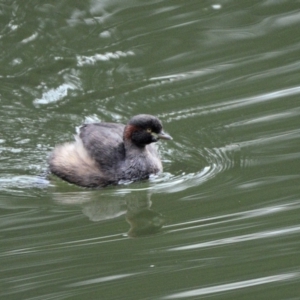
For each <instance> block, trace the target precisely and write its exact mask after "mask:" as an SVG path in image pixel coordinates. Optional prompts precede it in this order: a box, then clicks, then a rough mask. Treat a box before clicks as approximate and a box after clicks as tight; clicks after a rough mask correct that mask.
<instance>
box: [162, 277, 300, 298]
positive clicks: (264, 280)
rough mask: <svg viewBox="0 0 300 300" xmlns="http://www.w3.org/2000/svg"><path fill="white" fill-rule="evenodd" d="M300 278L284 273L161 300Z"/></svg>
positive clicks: (184, 293) (187, 292)
mask: <svg viewBox="0 0 300 300" xmlns="http://www.w3.org/2000/svg"><path fill="white" fill-rule="evenodd" d="M299 277H300V273H298V272H295V273H283V274H278V275H273V276H266V277H260V278H255V279H250V280H244V281H237V282H234V283H227V284H221V285H215V286H211V287H206V288H199V289H193V290H189V291H186V292H180V293H176V294H171V295H169V296H166V297H163V298H161V299H179V298H190V297H197V296H203V295H210V294H215V293H221V292H226V291H232V290H237V289H242V288H248V287H251V286H257V285H262V284H269V283H273V282H281V281H287V280H291V279H295V278H299Z"/></svg>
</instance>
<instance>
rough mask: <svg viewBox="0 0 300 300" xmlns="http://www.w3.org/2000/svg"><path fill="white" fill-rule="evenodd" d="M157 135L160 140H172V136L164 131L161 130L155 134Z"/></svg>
mask: <svg viewBox="0 0 300 300" xmlns="http://www.w3.org/2000/svg"><path fill="white" fill-rule="evenodd" d="M157 137H158V138H159V139H162V140H173V138H172V137H171V136H170V135H168V134H166V133H165V132H163V131H161V132H160V133H158V134H157Z"/></svg>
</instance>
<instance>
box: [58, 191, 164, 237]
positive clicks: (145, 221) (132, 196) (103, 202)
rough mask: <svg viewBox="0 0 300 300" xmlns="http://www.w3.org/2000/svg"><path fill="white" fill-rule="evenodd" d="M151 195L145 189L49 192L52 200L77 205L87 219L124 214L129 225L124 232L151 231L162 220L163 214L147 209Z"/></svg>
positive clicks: (146, 233) (93, 219)
mask: <svg viewBox="0 0 300 300" xmlns="http://www.w3.org/2000/svg"><path fill="white" fill-rule="evenodd" d="M150 197H151V195H150V194H145V191H135V190H130V192H126V193H118V194H117V195H116V194H115V193H111V191H110V193H106V192H105V193H100V192H99V191H86V192H81V193H78V192H76V193H75V192H67V193H53V198H54V201H55V202H57V203H59V204H61V205H74V206H80V207H81V208H82V212H83V214H84V215H86V216H87V217H88V218H89V219H90V220H91V221H93V222H99V221H104V220H110V219H114V218H117V217H119V216H121V215H125V218H126V221H127V222H128V224H129V225H130V229H129V231H128V233H127V234H128V236H130V237H140V236H146V235H151V234H155V233H157V232H159V231H160V229H161V228H162V227H163V225H164V224H165V221H166V220H165V217H164V216H163V215H162V214H160V213H158V212H156V211H155V210H153V209H151V206H152V202H151V200H150Z"/></svg>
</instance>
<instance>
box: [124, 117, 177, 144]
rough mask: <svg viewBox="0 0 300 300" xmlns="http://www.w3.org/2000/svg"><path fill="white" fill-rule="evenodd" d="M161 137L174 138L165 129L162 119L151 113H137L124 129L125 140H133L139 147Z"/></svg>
mask: <svg viewBox="0 0 300 300" xmlns="http://www.w3.org/2000/svg"><path fill="white" fill-rule="evenodd" d="M159 139H165V140H172V137H171V136H170V135H168V134H166V133H165V132H164V131H163V127H162V124H161V121H160V120H159V119H158V118H156V117H154V116H151V115H136V116H134V117H132V118H131V119H130V120H129V122H128V123H127V125H126V127H125V130H124V140H127V141H131V142H132V143H133V144H135V145H136V146H139V147H144V146H145V145H148V144H150V143H153V142H157V141H158V140H159Z"/></svg>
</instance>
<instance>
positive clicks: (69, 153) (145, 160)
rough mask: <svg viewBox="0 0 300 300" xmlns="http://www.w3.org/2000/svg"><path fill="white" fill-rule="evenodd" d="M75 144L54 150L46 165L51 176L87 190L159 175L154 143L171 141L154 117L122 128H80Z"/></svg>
mask: <svg viewBox="0 0 300 300" xmlns="http://www.w3.org/2000/svg"><path fill="white" fill-rule="evenodd" d="M74 137H75V141H73V142H66V143H63V144H60V145H57V146H55V147H54V149H53V151H52V152H51V154H50V156H49V158H48V163H49V170H50V172H51V173H52V174H54V175H56V176H57V177H60V178H61V179H63V180H65V181H67V182H69V183H72V184H75V185H78V186H81V187H87V188H95V187H105V186H108V185H115V184H118V183H122V182H123V183H124V182H133V181H138V180H144V179H148V178H149V176H150V175H151V174H158V173H160V172H162V170H163V167H162V163H161V159H160V157H159V154H158V152H157V149H156V146H155V144H154V143H155V142H157V141H158V140H160V139H163V140H172V137H171V136H170V135H169V134H167V133H165V132H164V131H163V126H162V122H161V121H160V120H159V119H158V118H157V117H155V116H152V115H148V114H139V115H136V116H133V117H132V118H131V119H130V120H129V121H128V123H127V124H126V125H124V124H119V123H106V122H98V123H90V124H83V125H82V126H81V127H80V128H79V133H78V134H77V135H75V136H74Z"/></svg>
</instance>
